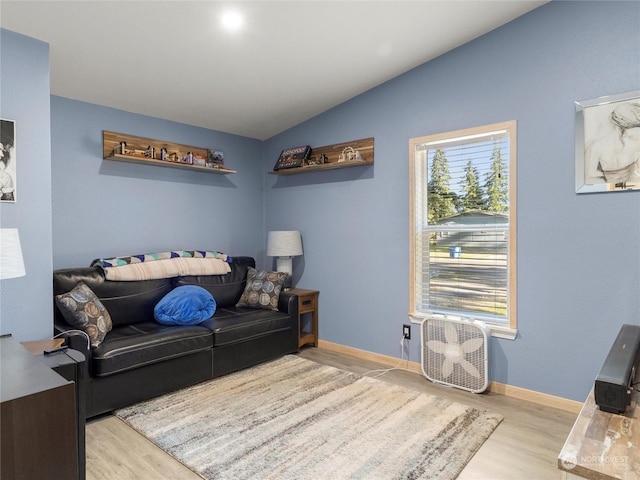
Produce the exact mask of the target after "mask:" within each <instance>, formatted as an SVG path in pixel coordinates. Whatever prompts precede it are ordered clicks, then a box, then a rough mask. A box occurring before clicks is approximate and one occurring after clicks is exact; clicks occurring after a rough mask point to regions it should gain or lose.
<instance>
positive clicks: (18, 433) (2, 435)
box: [0, 337, 79, 480]
mask: <svg viewBox="0 0 640 480" xmlns="http://www.w3.org/2000/svg"><path fill="white" fill-rule="evenodd" d="M0 396H1V400H2V405H1V410H0V415H1V418H2V421H1V422H0V450H1V462H2V479H3V480H11V479H19V480H29V479H38V480H46V479H56V480H58V479H74V478H78V471H79V470H78V438H77V431H78V430H77V426H76V421H77V419H76V400H75V385H74V383H73V382H71V381H68V380H65V379H64V378H63V377H61V376H60V375H58V374H57V373H56V372H54V371H53V370H52V369H51V368H49V367H48V366H47V365H45V364H44V363H43V362H42V361H39V360H38V359H37V358H36V357H34V356H33V355H32V354H31V353H29V352H28V351H27V349H25V348H24V347H23V346H22V345H20V344H19V343H18V342H17V341H16V340H15V339H13V338H11V337H2V338H0Z"/></svg>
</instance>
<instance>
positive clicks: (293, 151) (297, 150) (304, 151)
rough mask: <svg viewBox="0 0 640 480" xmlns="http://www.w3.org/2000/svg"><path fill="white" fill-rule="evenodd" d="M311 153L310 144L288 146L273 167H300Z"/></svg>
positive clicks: (275, 168) (277, 168)
mask: <svg viewBox="0 0 640 480" xmlns="http://www.w3.org/2000/svg"><path fill="white" fill-rule="evenodd" d="M310 153H311V147H310V146H309V145H304V146H302V147H294V148H287V149H285V150H283V151H282V152H280V156H279V157H278V160H276V164H275V165H274V166H273V169H274V170H280V169H282V168H296V167H300V166H302V164H303V162H304V161H305V160H306V159H307V157H308V156H309V154H310Z"/></svg>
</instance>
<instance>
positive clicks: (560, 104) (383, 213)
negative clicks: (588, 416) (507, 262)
mask: <svg viewBox="0 0 640 480" xmlns="http://www.w3.org/2000/svg"><path fill="white" fill-rule="evenodd" d="M639 25H640V3H639V2H552V3H550V4H547V5H545V6H543V7H541V8H538V9H536V10H534V11H533V12H531V13H529V14H527V15H525V16H523V17H520V18H519V19H516V20H515V21H513V22H511V23H509V24H507V25H505V26H503V27H501V28H499V29H497V30H494V31H493V32H490V33H489V34H487V35H485V36H483V37H481V38H479V39H477V40H475V41H473V42H471V43H469V44H466V45H464V46H462V47H460V48H458V49H456V50H454V51H452V52H450V53H447V54H445V55H443V56H441V57H439V58H437V59H435V60H433V61H431V62H428V63H426V64H424V65H422V66H420V67H418V68H416V69H414V70H413V71H410V72H408V73H406V74H404V75H402V76H400V77H398V78H396V79H393V80H391V81H389V82H387V83H386V84H384V85H382V86H380V87H378V88H375V89H373V90H371V91H369V92H367V93H365V94H363V95H360V96H359V97H357V98H354V99H352V100H351V101H349V102H347V103H345V104H342V105H340V106H338V107H336V108H334V109H332V110H330V111H328V112H326V113H324V114H322V115H320V116H318V117H316V118H313V119H311V120H309V121H307V122H305V123H303V124H301V125H298V126H296V127H295V128H292V129H290V130H288V131H286V132H284V133H282V134H280V135H278V136H276V137H274V138H271V139H269V140H268V141H267V142H266V145H265V161H264V167H263V168H264V170H265V171H267V170H269V169H270V168H271V167H272V164H273V159H275V158H276V157H277V155H278V153H279V151H280V150H281V149H282V148H284V147H290V146H292V145H301V144H309V145H311V146H321V145H328V144H333V143H339V142H343V141H349V140H355V139H359V138H364V137H370V136H373V137H375V165H374V166H373V167H366V168H353V169H346V170H334V171H328V172H321V173H314V174H308V175H298V176H292V177H274V176H270V175H269V176H266V177H265V178H266V192H265V193H266V196H265V205H266V207H267V210H266V229H267V230H274V229H290V228H291V229H300V230H301V231H302V234H303V240H304V250H305V251H304V257H303V259H296V261H295V263H294V270H295V271H294V273H295V276H296V280H297V284H298V286H300V287H302V288H312V289H318V290H320V337H321V338H322V339H323V340H327V341H330V342H335V343H338V344H343V345H349V346H351V347H355V348H359V349H363V350H367V351H372V352H377V353H381V354H386V355H391V356H399V355H400V345H399V341H400V338H401V332H402V330H401V325H402V324H403V323H407V321H408V318H407V312H408V309H409V169H408V167H409V151H408V142H409V139H410V138H411V137H418V136H423V135H427V134H432V133H439V132H446V131H450V130H457V129H462V128H468V127H473V126H478V125H485V124H490V123H495V122H502V121H507V120H517V122H518V174H517V191H518V209H517V211H518V243H517V248H518V330H519V335H518V338H517V339H516V340H514V341H510V340H494V341H493V342H492V350H491V357H492V359H491V367H492V372H493V379H494V380H497V381H499V382H503V383H507V384H510V385H515V386H519V387H523V388H527V389H532V390H536V391H541V392H545V393H549V394H553V395H558V396H561V397H566V398H571V399H574V400H578V401H583V400H584V398H586V395H587V393H588V392H589V390H590V388H591V387H592V386H593V380H594V378H595V376H596V374H597V373H598V371H599V368H600V366H601V365H602V361H603V360H604V358H605V356H606V354H607V352H608V350H609V348H610V346H611V344H612V343H613V340H614V338H615V336H616V334H617V332H618V330H619V328H620V325H621V324H623V323H634V324H638V323H640V192H638V191H636V192H627V193H615V194H594V195H576V194H575V193H574V115H575V109H574V102H575V101H578V100H586V99H592V98H596V97H599V96H603V95H611V94H617V93H623V92H627V91H631V90H638V89H640V50H639V49H638V45H639V41H640V27H639ZM414 332H415V333H414V334H413V336H412V340H411V341H410V357H411V359H412V360H414V361H419V359H420V339H419V337H420V335H419V334H418V328H417V326H414Z"/></svg>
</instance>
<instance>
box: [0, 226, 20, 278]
mask: <svg viewBox="0 0 640 480" xmlns="http://www.w3.org/2000/svg"><path fill="white" fill-rule="evenodd" d="M25 275H26V273H25V271H24V261H23V260H22V248H21V247H20V235H18V229H17V228H0V279H3V280H4V279H6V278H16V277H24V276H25Z"/></svg>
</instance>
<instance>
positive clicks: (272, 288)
mask: <svg viewBox="0 0 640 480" xmlns="http://www.w3.org/2000/svg"><path fill="white" fill-rule="evenodd" d="M286 278H287V274H286V273H282V272H267V271H266V270H256V269H255V268H252V267H249V270H248V272H247V286H246V287H245V289H244V292H243V293H242V296H241V297H240V300H239V301H238V303H237V304H236V307H249V308H264V309H267V310H278V298H280V291H282V289H283V288H284V281H285V279H286Z"/></svg>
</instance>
